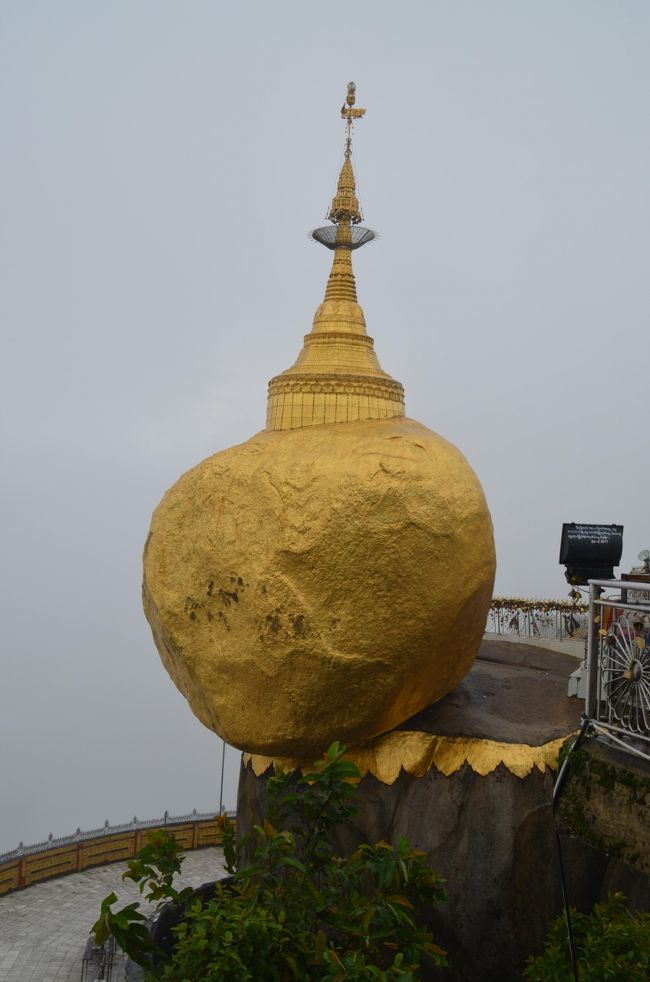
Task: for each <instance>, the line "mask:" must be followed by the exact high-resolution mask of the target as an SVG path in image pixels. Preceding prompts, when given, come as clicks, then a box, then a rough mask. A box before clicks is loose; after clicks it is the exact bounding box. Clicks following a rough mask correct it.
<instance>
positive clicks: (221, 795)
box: [219, 740, 226, 815]
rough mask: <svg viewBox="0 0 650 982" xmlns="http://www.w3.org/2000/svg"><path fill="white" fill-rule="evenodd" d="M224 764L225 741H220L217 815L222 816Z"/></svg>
mask: <svg viewBox="0 0 650 982" xmlns="http://www.w3.org/2000/svg"><path fill="white" fill-rule="evenodd" d="M225 763H226V741H225V740H222V741H221V781H220V784H219V814H220V815H221V814H223V772H224V765H225Z"/></svg>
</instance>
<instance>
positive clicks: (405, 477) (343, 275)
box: [143, 83, 495, 757]
mask: <svg viewBox="0 0 650 982" xmlns="http://www.w3.org/2000/svg"><path fill="white" fill-rule="evenodd" d="M351 85H352V83H351ZM353 88H354V87H353V86H352V91H353ZM348 91H349V93H350V88H349V90H348ZM350 98H351V99H352V101H351V102H350ZM353 106H354V96H353V95H352V96H350V95H349V97H348V101H347V103H346V104H345V105H344V107H343V110H342V115H343V117H344V119H345V120H346V126H347V136H346V146H345V155H344V162H343V166H342V168H341V173H340V176H339V181H338V186H337V192H336V195H335V197H334V199H333V202H332V208H331V210H330V213H329V218H330V221H331V222H332V223H333V225H331V226H327V227H325V228H320V229H316V230H315V231H314V232H313V233H312V235H313V238H314V239H315V240H316V241H318V242H320V243H321V244H322V245H324V246H326V247H327V248H329V249H331V250H332V251H333V253H334V257H333V262H332V269H331V272H330V276H329V279H328V283H327V288H326V291H325V297H324V300H323V303H322V304H321V305H320V306H319V308H318V310H317V311H316V315H315V317H314V322H313V326H312V330H311V332H310V333H309V334H308V335H306V337H305V339H304V346H303V349H302V351H301V352H300V354H299V355H298V358H297V359H296V362H295V363H294V365H292V366H291V367H290V368H288V369H287V370H286V371H284V372H282V373H281V374H280V375H277V376H275V378H273V379H271V381H270V383H269V397H268V404H267V429H266V430H265V431H264V432H263V433H259V434H258V435H257V436H254V437H252V438H251V439H250V440H248V442H246V443H243V444H241V445H240V446H238V447H233V448H232V449H230V450H224V451H223V452H221V453H218V454H215V455H214V456H213V457H210V458H208V460H205V461H203V463H202V464H199V466H198V467H195V468H194V470H191V471H189V473H187V474H185V475H184V476H183V477H181V479H180V480H179V481H178V483H177V484H175V485H174V487H173V488H172V489H171V490H170V491H168V492H167V494H166V495H165V497H164V498H163V500H162V502H161V504H160V505H159V506H158V508H157V510H156V512H155V513H154V516H153V520H152V524H151V531H150V533H149V538H148V540H147V547H146V550H145V564H144V566H145V568H144V587H143V592H144V607H145V612H146V615H147V618H148V620H149V623H150V625H151V628H152V631H153V634H154V639H155V641H156V645H157V647H158V651H159V652H160V656H161V658H162V660H163V663H164V664H165V666H166V668H167V670H168V671H169V673H170V675H171V676H172V678H173V680H174V682H175V683H176V685H177V686H178V688H179V689H180V690H181V692H183V693H184V695H185V696H186V697H187V699H188V701H189V703H190V705H191V707H192V709H193V710H194V712H195V713H196V715H197V716H198V717H199V719H200V720H202V721H203V722H204V723H205V724H206V726H209V727H210V728H211V729H213V730H214V731H215V732H216V733H218V734H219V735H220V736H221V737H223V738H224V739H225V740H226V741H227V742H228V743H231V744H233V745H234V746H236V747H241V748H242V749H244V750H247V751H250V752H253V753H259V754H266V755H274V754H276V755H285V756H296V757H301V756H302V757H305V756H309V755H311V754H314V753H318V752H319V751H320V750H322V749H324V748H326V747H327V746H328V744H329V743H331V741H332V740H335V739H336V740H341V741H343V742H345V743H346V744H347V745H348V746H354V745H356V744H359V743H362V742H363V741H365V740H368V739H370V738H371V737H373V736H376V735H377V734H379V733H383V732H384V731H386V730H390V729H391V728H392V727H394V726H397V725H398V724H399V723H402V722H403V721H404V720H406V719H408V718H409V717H410V716H412V715H413V714H414V713H416V712H417V711H418V710H420V709H423V708H424V707H425V706H427V705H429V704H430V703H431V702H433V701H435V700H436V699H440V698H441V697H442V696H444V695H445V693H447V692H449V691H450V690H451V689H453V688H454V686H455V685H456V684H457V683H458V682H459V681H460V680H461V679H462V678H463V676H464V675H465V673H466V672H467V671H468V669H469V667H470V665H471V663H472V661H473V659H474V656H475V654H476V652H477V651H478V647H479V643H480V640H481V636H482V633H483V630H484V627H485V622H486V616H487V611H488V607H489V604H490V599H491V596H492V583H493V578H494V566H495V562H494V544H493V540H492V524H491V521H490V516H489V513H488V510H487V506H486V504H485V499H484V497H483V492H482V490H481V487H480V485H479V483H478V481H477V479H476V477H475V475H474V473H473V471H472V470H471V468H470V467H469V465H468V464H467V462H466V461H465V459H464V457H463V456H462V455H461V454H460V453H459V451H458V450H456V448H455V447H453V446H452V445H451V444H449V443H447V442H446V441H445V440H443V439H442V437H439V436H437V435H436V434H435V433H432V432H431V431H430V430H428V429H427V428H426V427H424V426H421V425H420V424H419V423H415V422H413V420H409V419H406V418H405V417H404V390H403V389H402V386H401V385H400V383H399V382H397V381H395V379H393V378H391V377H390V375H388V374H387V373H386V372H385V371H384V370H383V369H382V367H381V365H380V364H379V361H378V359H377V355H376V354H375V351H374V344H373V340H372V338H370V337H368V335H367V334H366V324H365V319H364V315H363V311H362V309H361V307H360V305H359V303H358V302H357V293H356V284H355V279H354V274H353V272H352V258H351V257H352V252H353V251H354V250H355V249H357V248H359V247H360V246H361V245H364V244H365V243H366V242H369V241H371V240H372V239H373V238H374V233H373V232H372V231H371V230H370V229H364V228H362V227H360V225H359V223H360V221H361V210H360V207H359V201H358V198H357V195H356V187H355V181H354V173H353V170H352V164H351V127H352V121H353V119H360V118H361V117H362V116H363V114H364V112H365V110H363V109H355V108H353Z"/></svg>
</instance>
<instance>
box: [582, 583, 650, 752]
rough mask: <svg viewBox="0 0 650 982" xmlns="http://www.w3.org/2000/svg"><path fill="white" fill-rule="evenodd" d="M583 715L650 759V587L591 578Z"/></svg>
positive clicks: (613, 739)
mask: <svg viewBox="0 0 650 982" xmlns="http://www.w3.org/2000/svg"><path fill="white" fill-rule="evenodd" d="M589 586H590V599H589V639H588V644H587V699H586V704H585V715H586V716H587V717H588V718H589V720H590V721H591V724H592V729H593V730H594V731H595V732H596V734H597V735H599V736H601V737H604V738H605V739H606V740H607V741H609V742H611V743H613V744H614V745H616V746H619V747H621V748H623V749H625V750H627V751H628V752H630V753H632V754H635V755H637V756H639V757H643V758H644V759H647V760H650V589H649V588H648V584H647V583H634V582H630V581H620V580H592V581H591V582H590V584H589Z"/></svg>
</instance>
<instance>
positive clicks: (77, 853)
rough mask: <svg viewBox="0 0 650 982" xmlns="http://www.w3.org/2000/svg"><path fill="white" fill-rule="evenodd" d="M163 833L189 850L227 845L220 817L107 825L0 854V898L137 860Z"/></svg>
mask: <svg viewBox="0 0 650 982" xmlns="http://www.w3.org/2000/svg"><path fill="white" fill-rule="evenodd" d="M158 828H166V829H168V830H169V831H170V832H173V834H174V835H175V836H176V838H177V839H178V841H179V842H180V844H181V846H182V847H183V849H186V850H189V849H201V848H203V847H205V846H217V845H220V843H221V832H220V830H219V826H218V823H217V818H216V816H215V815H214V814H207V815H199V814H198V813H196V812H195V813H193V814H192V815H181V816H177V817H175V818H171V817H169V816H168V815H164V816H163V818H160V819H154V820H151V821H143V822H138V821H133V822H132V823H131V824H129V825H116V826H110V825H108V824H107V825H105V826H104V827H103V828H101V829H94V830H92V831H90V832H81V831H80V830H78V831H77V833H76V834H75V835H71V836H65V837H63V838H60V839H53V838H50V839H48V840H47V841H46V842H39V843H37V844H36V845H33V846H26V847H22V846H21V847H19V848H18V849H15V850H14V851H13V852H10V853H4V854H0V895H2V894H3V893H9V892H10V891H11V890H21V889H23V888H24V887H28V886H31V884H32V883H39V882H40V881H41V880H49V879H51V878H53V877H55V876H65V875H66V874H68V873H78V872H79V871H81V870H85V869H90V868H91V867H92V866H105V865H106V864H107V863H115V862H119V861H121V860H125V859H131V858H132V857H133V856H135V854H136V852H138V850H139V849H140V848H141V847H142V846H143V845H144V842H145V838H146V835H147V832H149V831H150V830H151V829H158Z"/></svg>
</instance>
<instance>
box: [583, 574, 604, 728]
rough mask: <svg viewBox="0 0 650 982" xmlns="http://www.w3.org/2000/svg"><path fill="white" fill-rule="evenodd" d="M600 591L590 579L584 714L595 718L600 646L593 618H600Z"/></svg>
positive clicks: (599, 587) (596, 626) (598, 627)
mask: <svg viewBox="0 0 650 982" xmlns="http://www.w3.org/2000/svg"><path fill="white" fill-rule="evenodd" d="M601 593H602V587H601V586H599V585H597V584H596V583H594V582H593V581H592V580H590V581H589V622H588V624H587V698H586V700H585V715H586V716H587V717H588V719H596V718H597V716H598V698H597V689H598V651H599V648H600V645H599V640H600V635H599V633H598V632H599V630H600V623H601V622H600V619H599V621H598V624H596V623H595V618H596V617H597V616H599V618H602V607H601V606H600V605H599V604H597V600H599V599H600V595H601Z"/></svg>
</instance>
